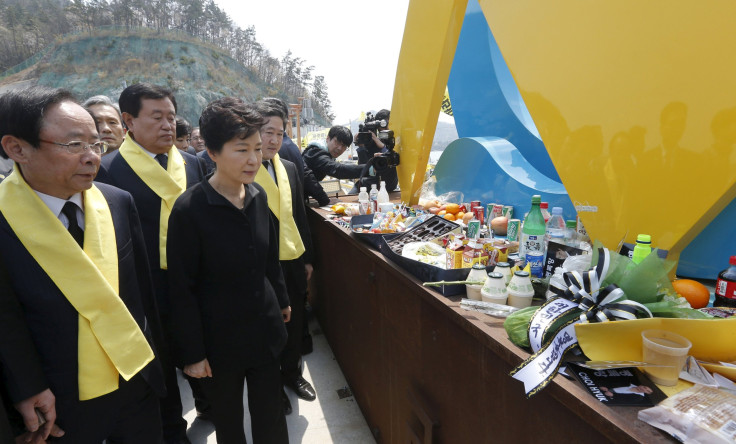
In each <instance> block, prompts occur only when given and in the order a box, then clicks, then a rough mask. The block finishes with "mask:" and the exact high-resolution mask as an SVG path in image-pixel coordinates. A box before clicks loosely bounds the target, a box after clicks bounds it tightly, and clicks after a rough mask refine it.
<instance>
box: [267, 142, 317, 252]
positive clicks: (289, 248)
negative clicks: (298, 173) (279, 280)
mask: <svg viewBox="0 0 736 444" xmlns="http://www.w3.org/2000/svg"><path fill="white" fill-rule="evenodd" d="M272 163H273V167H274V172H275V173H276V180H278V181H279V184H280V185H281V186H280V187H279V186H277V185H276V182H274V181H273V178H272V177H271V175H270V174H268V170H267V169H266V167H264V166H263V165H261V168H259V169H258V173H256V183H257V184H258V185H260V186H262V187H263V189H264V190H266V196H268V208H270V209H271V212H272V213H273V214H275V215H276V217H277V218H278V219H279V260H282V261H290V260H294V259H298V258H299V257H300V256H301V255H302V254H304V251H305V250H304V243H303V242H302V237H301V236H300V235H299V230H298V229H297V227H296V222H294V213H293V212H292V208H291V186H290V185H289V176H288V175H287V174H286V168H284V165H283V164H282V163H281V160H280V159H279V155H278V154H276V155H275V156H274V157H273V160H272ZM279 189H281V190H284V192H283V193H281V192H279Z"/></svg>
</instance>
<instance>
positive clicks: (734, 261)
mask: <svg viewBox="0 0 736 444" xmlns="http://www.w3.org/2000/svg"><path fill="white" fill-rule="evenodd" d="M728 263H729V265H730V266H729V267H728V268H726V269H725V270H723V271H721V272H720V273H719V274H718V281H717V282H716V300H715V301H714V302H713V306H714V307H736V256H731V259H730V260H729V261H728Z"/></svg>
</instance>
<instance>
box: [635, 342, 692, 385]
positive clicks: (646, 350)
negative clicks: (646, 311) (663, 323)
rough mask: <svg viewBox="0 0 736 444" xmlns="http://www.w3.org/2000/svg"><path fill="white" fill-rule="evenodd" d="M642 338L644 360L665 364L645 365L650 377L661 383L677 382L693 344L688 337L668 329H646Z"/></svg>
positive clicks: (671, 383) (673, 383) (670, 383)
mask: <svg viewBox="0 0 736 444" xmlns="http://www.w3.org/2000/svg"><path fill="white" fill-rule="evenodd" d="M641 338H642V345H643V348H642V361H644V362H646V363H649V364H656V365H661V366H664V367H644V371H645V372H646V373H647V375H648V376H649V379H651V380H652V381H654V382H655V383H656V384H659V385H667V386H672V385H675V384H677V380H678V379H679V378H680V370H681V369H682V367H683V366H684V365H685V361H686V360H687V353H688V352H689V351H690V347H692V345H693V344H692V343H691V342H690V341H689V340H688V339H687V338H684V337H682V336H680V335H678V334H675V333H672V332H670V331H666V330H644V331H643V332H641Z"/></svg>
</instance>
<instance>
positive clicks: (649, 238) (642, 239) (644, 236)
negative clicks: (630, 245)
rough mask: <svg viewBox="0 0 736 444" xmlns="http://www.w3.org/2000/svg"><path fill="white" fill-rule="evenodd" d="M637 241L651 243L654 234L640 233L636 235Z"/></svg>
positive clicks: (638, 242)
mask: <svg viewBox="0 0 736 444" xmlns="http://www.w3.org/2000/svg"><path fill="white" fill-rule="evenodd" d="M636 243H637V244H651V243H652V236H650V235H649V234H640V235H638V236H636Z"/></svg>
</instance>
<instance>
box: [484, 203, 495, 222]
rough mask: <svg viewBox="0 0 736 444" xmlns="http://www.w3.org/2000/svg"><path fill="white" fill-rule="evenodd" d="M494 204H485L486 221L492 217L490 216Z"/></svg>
mask: <svg viewBox="0 0 736 444" xmlns="http://www.w3.org/2000/svg"><path fill="white" fill-rule="evenodd" d="M495 205H496V204H495V203H489V204H488V205H486V215H487V216H488V221H490V220H491V219H493V218H492V217H491V214H493V207H494V206H495Z"/></svg>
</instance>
